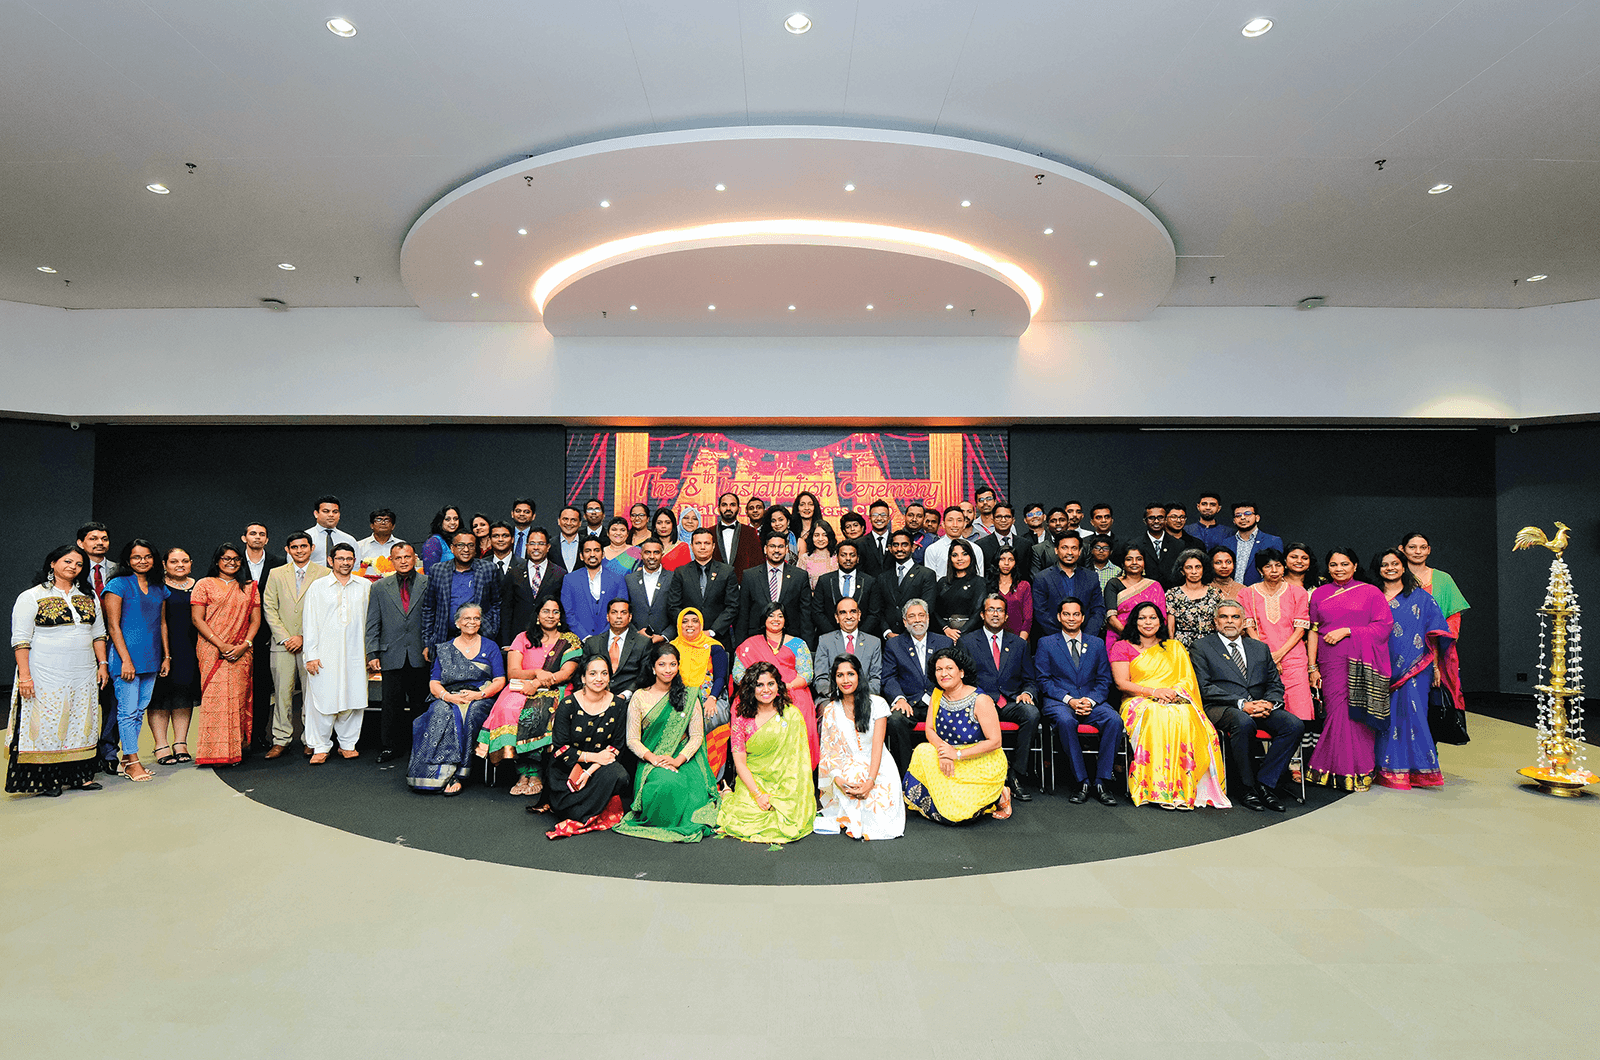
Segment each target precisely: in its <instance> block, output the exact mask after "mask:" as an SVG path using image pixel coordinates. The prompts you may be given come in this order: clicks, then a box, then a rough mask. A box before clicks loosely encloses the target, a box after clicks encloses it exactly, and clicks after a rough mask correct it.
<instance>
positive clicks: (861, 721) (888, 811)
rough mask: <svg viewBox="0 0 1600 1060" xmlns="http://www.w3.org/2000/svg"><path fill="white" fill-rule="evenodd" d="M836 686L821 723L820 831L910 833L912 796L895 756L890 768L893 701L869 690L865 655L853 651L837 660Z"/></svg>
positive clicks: (879, 835) (870, 835) (861, 835)
mask: <svg viewBox="0 0 1600 1060" xmlns="http://www.w3.org/2000/svg"><path fill="white" fill-rule="evenodd" d="M832 686H833V691H834V695H835V697H836V698H835V699H833V700H832V701H831V702H829V703H827V704H825V705H824V706H823V708H822V722H821V725H820V728H821V738H822V764H821V765H820V766H819V767H818V768H817V778H818V786H819V787H820V788H821V791H822V808H821V809H820V810H819V811H817V821H816V826H815V827H816V830H817V834H818V835H838V834H839V833H840V832H844V833H845V834H846V835H848V836H850V837H851V838H852V839H897V838H899V837H900V836H903V835H905V832H906V801H905V796H904V795H903V794H902V793H901V790H900V774H899V773H898V772H896V770H895V768H894V760H893V759H889V762H888V768H884V759H886V758H888V757H889V756H888V755H886V754H884V751H883V740H884V736H885V735H886V734H887V733H888V730H889V704H888V703H885V702H884V700H883V697H882V696H874V695H872V694H870V693H869V692H868V691H867V683H866V681H864V680H862V677H861V660H860V659H857V658H856V657H855V656H854V655H851V654H849V653H848V652H846V653H845V654H844V655H841V656H839V657H838V658H837V659H835V660H834V661H833V681H832Z"/></svg>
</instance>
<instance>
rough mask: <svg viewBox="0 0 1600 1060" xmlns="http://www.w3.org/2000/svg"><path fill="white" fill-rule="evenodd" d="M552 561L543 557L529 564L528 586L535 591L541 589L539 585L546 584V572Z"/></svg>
mask: <svg viewBox="0 0 1600 1060" xmlns="http://www.w3.org/2000/svg"><path fill="white" fill-rule="evenodd" d="M549 564H550V561H549V560H547V559H542V560H540V561H539V562H538V563H530V564H528V588H530V589H532V590H533V591H534V592H538V591H539V586H541V585H543V584H544V572H545V569H546V568H547V567H548V566H549Z"/></svg>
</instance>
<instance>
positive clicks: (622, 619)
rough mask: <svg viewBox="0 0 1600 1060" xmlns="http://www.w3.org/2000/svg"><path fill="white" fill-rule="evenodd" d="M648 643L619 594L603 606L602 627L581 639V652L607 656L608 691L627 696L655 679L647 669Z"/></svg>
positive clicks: (648, 657)
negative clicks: (609, 666) (635, 626)
mask: <svg viewBox="0 0 1600 1060" xmlns="http://www.w3.org/2000/svg"><path fill="white" fill-rule="evenodd" d="M650 647H651V641H650V638H649V637H648V636H647V635H646V634H644V633H641V632H639V631H638V630H637V629H634V628H633V608H632V607H631V606H630V605H629V603H628V598H627V597H626V596H619V597H617V598H616V599H615V600H613V601H611V603H610V604H609V605H608V606H607V607H606V629H605V630H604V631H602V632H600V633H596V634H595V635H594V636H592V637H588V638H586V639H585V640H584V642H583V654H584V656H585V657H588V656H590V655H604V656H605V657H606V658H608V659H610V660H611V691H612V692H613V693H615V694H616V695H619V696H621V697H622V698H623V699H627V698H628V697H629V696H631V695H633V693H634V692H635V691H636V690H638V689H639V688H642V687H644V686H645V685H648V684H651V683H653V682H654V681H655V679H656V675H655V674H654V673H652V672H650Z"/></svg>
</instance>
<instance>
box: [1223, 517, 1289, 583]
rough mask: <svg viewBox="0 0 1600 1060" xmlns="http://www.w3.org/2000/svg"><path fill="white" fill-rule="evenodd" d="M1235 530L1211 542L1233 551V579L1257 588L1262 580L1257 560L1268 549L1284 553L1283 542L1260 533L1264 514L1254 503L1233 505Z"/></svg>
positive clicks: (1267, 534)
mask: <svg viewBox="0 0 1600 1060" xmlns="http://www.w3.org/2000/svg"><path fill="white" fill-rule="evenodd" d="M1233 527H1234V529H1233V533H1231V534H1228V533H1217V534H1215V535H1214V536H1213V537H1212V540H1213V541H1214V542H1216V543H1217V544H1219V545H1226V546H1227V547H1228V548H1229V549H1231V550H1232V552H1233V576H1234V577H1235V578H1237V579H1238V580H1239V584H1240V585H1254V584H1255V583H1256V582H1258V581H1260V580H1261V572H1260V571H1259V570H1257V569H1256V557H1257V556H1258V555H1260V554H1261V550H1262V549H1267V548H1275V549H1277V550H1278V551H1279V552H1282V551H1283V538H1281V537H1274V536H1273V535H1272V534H1269V533H1267V532H1266V531H1264V530H1262V529H1261V511H1260V509H1259V508H1257V507H1256V505H1255V504H1254V503H1252V502H1251V501H1238V502H1236V503H1235V504H1234V505H1233Z"/></svg>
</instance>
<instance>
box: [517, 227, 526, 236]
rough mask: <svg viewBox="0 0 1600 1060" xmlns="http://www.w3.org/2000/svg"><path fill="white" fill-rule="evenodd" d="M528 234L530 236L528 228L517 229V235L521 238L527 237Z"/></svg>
mask: <svg viewBox="0 0 1600 1060" xmlns="http://www.w3.org/2000/svg"><path fill="white" fill-rule="evenodd" d="M527 234H528V230H527V229H526V228H519V229H517V235H519V236H525V235H527Z"/></svg>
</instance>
